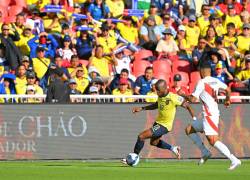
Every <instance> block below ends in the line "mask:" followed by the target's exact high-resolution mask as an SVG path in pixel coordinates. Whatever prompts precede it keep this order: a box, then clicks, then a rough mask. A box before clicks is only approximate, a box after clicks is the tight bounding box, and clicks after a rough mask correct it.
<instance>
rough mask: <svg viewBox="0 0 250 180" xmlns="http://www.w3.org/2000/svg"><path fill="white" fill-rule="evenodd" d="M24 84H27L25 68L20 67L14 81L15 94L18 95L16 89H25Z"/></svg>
mask: <svg viewBox="0 0 250 180" xmlns="http://www.w3.org/2000/svg"><path fill="white" fill-rule="evenodd" d="M26 84H27V78H26V68H25V66H24V65H20V66H19V67H18V68H17V73H16V80H15V87H16V91H17V94H19V92H18V90H17V89H23V88H24V87H25V89H26Z"/></svg>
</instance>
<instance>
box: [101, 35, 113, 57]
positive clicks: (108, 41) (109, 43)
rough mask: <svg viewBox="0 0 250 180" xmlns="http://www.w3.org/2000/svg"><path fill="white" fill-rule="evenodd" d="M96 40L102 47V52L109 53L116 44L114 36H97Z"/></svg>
mask: <svg viewBox="0 0 250 180" xmlns="http://www.w3.org/2000/svg"><path fill="white" fill-rule="evenodd" d="M97 42H98V43H99V44H100V45H101V46H102V47H103V53H104V54H109V53H111V52H112V50H113V49H115V47H116V46H117V42H116V39H115V37H114V36H109V37H108V38H104V37H98V38H97Z"/></svg>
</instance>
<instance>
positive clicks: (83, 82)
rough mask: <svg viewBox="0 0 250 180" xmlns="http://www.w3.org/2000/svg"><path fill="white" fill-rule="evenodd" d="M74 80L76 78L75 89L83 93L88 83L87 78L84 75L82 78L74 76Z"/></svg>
mask: <svg viewBox="0 0 250 180" xmlns="http://www.w3.org/2000/svg"><path fill="white" fill-rule="evenodd" d="M75 80H76V84H77V86H76V89H77V90H78V91H80V92H81V93H83V92H84V91H85V89H86V88H87V87H88V85H89V80H88V79H87V78H85V77H83V78H77V77H75Z"/></svg>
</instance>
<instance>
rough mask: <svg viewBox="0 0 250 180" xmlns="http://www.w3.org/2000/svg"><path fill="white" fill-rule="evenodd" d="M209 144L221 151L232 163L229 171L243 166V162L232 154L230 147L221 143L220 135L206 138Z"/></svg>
mask: <svg viewBox="0 0 250 180" xmlns="http://www.w3.org/2000/svg"><path fill="white" fill-rule="evenodd" d="M206 137H207V139H208V141H209V143H210V144H211V145H212V146H214V147H215V148H216V149H217V150H218V151H220V152H221V153H222V154H223V155H224V156H226V157H227V158H228V159H229V160H230V161H231V166H230V167H229V170H233V169H235V168H236V167H237V166H239V165H241V161H240V160H239V159H238V158H236V157H235V156H234V155H233V154H231V152H230V150H229V149H228V147H227V146H226V145H225V144H223V143H222V142H221V141H219V138H218V135H208V136H206Z"/></svg>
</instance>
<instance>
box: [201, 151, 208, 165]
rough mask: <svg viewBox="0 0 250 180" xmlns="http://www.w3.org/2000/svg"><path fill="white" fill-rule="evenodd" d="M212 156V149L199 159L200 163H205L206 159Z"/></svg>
mask: <svg viewBox="0 0 250 180" xmlns="http://www.w3.org/2000/svg"><path fill="white" fill-rule="evenodd" d="M210 157H211V153H210V151H207V152H206V154H204V155H203V156H202V158H201V159H200V160H199V162H198V165H202V164H205V163H206V161H207V160H208V159H209V158H210Z"/></svg>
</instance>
